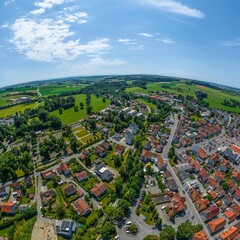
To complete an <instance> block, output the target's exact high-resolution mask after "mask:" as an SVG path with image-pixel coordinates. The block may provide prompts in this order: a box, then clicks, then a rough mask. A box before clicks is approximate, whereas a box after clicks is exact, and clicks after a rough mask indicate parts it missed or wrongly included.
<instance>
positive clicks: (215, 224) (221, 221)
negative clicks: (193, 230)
mask: <svg viewBox="0 0 240 240" xmlns="http://www.w3.org/2000/svg"><path fill="white" fill-rule="evenodd" d="M226 222H227V221H226V219H225V218H218V219H216V220H213V221H211V222H209V223H208V227H209V230H210V232H211V233H215V232H217V231H219V230H220V229H222V228H223V227H224V226H225V225H226Z"/></svg>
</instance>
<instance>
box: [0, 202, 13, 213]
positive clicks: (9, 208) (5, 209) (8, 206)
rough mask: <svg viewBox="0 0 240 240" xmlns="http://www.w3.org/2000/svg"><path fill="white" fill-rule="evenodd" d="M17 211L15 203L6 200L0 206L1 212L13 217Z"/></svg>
mask: <svg viewBox="0 0 240 240" xmlns="http://www.w3.org/2000/svg"><path fill="white" fill-rule="evenodd" d="M16 211H17V202H12V201H11V200H8V201H7V202H4V203H3V204H2V205H1V212H2V213H5V214H10V215H14V214H15V213H16Z"/></svg>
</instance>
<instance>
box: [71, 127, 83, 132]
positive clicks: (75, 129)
mask: <svg viewBox="0 0 240 240" xmlns="http://www.w3.org/2000/svg"><path fill="white" fill-rule="evenodd" d="M83 129H84V127H83V126H78V127H76V128H74V129H73V131H74V132H77V131H81V130H83Z"/></svg>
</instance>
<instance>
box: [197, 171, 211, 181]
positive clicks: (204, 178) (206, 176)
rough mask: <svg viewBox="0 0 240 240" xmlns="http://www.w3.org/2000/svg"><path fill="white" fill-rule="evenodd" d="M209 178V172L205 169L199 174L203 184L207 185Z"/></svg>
mask: <svg viewBox="0 0 240 240" xmlns="http://www.w3.org/2000/svg"><path fill="white" fill-rule="evenodd" d="M209 176H210V175H209V174H208V173H207V171H206V170H205V169H201V170H200V172H199V174H198V178H199V180H200V182H201V183H205V182H206V181H207V180H208V178H209Z"/></svg>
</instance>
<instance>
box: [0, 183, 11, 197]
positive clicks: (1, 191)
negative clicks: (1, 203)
mask: <svg viewBox="0 0 240 240" xmlns="http://www.w3.org/2000/svg"><path fill="white" fill-rule="evenodd" d="M9 190H10V188H9V186H2V187H0V197H1V198H2V197H6V196H8V194H9Z"/></svg>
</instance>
